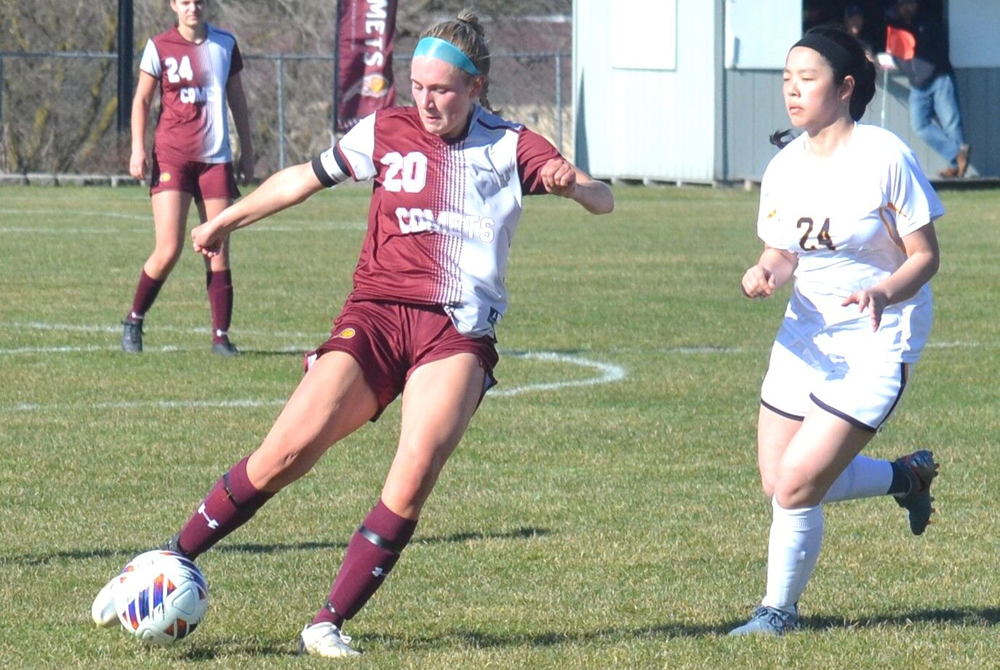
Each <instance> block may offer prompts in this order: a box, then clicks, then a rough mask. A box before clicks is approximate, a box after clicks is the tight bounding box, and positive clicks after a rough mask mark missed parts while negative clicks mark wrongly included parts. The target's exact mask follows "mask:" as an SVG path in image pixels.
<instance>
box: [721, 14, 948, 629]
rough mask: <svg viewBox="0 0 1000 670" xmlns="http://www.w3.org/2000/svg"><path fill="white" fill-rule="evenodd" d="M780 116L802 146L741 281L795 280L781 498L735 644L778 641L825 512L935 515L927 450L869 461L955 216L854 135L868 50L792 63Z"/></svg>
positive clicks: (768, 188) (773, 396) (778, 441)
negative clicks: (762, 585)
mask: <svg viewBox="0 0 1000 670" xmlns="http://www.w3.org/2000/svg"><path fill="white" fill-rule="evenodd" d="M783 93H784V100H785V106H786V108H787V111H788V115H789V117H790V118H791V121H792V125H793V126H794V127H795V128H796V129H798V130H800V131H802V133H801V135H799V136H798V137H797V138H795V139H794V140H793V141H792V142H791V143H789V144H788V145H787V146H785V147H784V148H783V149H782V150H781V151H780V152H779V153H778V155H777V156H775V157H774V159H772V161H771V163H770V165H768V167H767V170H766V171H765V173H764V178H763V181H762V183H761V196H760V213H759V218H758V221H757V231H758V234H759V236H760V238H761V239H762V240H763V242H764V252H763V253H762V254H761V256H760V259H759V260H758V261H757V263H756V264H755V265H754V266H753V267H751V268H750V269H748V270H747V271H746V273H745V274H744V275H743V279H742V289H743V293H744V295H746V296H747V297H748V298H766V297H769V296H771V295H772V294H773V293H774V292H775V290H776V289H778V287H780V286H782V285H783V284H785V283H786V282H788V281H789V280H791V279H792V278H793V277H794V287H793V289H792V295H791V299H790V300H789V303H788V308H787V310H786V312H785V319H784V321H783V322H782V324H781V328H780V329H779V331H778V335H777V338H776V340H775V343H774V347H773V349H772V350H771V360H770V365H769V367H768V371H767V375H766V376H765V379H764V382H763V385H762V388H761V403H760V412H759V417H758V426H757V441H758V442H757V444H758V464H759V467H760V475H761V482H762V484H763V488H764V493H765V494H766V495H767V496H768V497H769V498H770V499H771V507H772V514H773V516H772V522H771V532H770V540H769V544H768V566H767V589H766V594H765V596H764V599H763V601H762V603H761V606H760V607H758V608H757V609H756V610H755V611H754V613H753V616H752V618H751V619H750V621H749V622H748V623H747V624H745V625H743V626H740V627H738V628H736V629H735V630H733V631H732V633H731V634H734V635H745V634H752V633H757V634H771V635H780V634H782V633H784V632H786V631H788V630H791V629H793V628H795V627H796V625H797V624H798V601H799V597H800V596H801V595H802V592H803V590H804V589H805V587H806V583H807V582H808V580H809V577H810V576H811V575H812V572H813V568H814V567H815V565H816V559H817V557H818V556H819V551H820V544H821V542H822V538H823V505H824V504H826V503H830V502H835V501H839V500H849V499H856V498H866V497H871V496H881V495H887V494H891V495H894V496H895V497H896V498H895V499H896V501H897V502H898V503H899V504H900V505H901V506H902V507H904V508H905V509H906V510H907V511H908V514H909V524H910V530H911V531H912V532H913V533H914V534H916V535H920V534H921V533H923V531H924V529H925V528H926V526H927V524H928V521H929V519H930V515H931V513H932V511H933V510H932V508H931V502H932V498H931V496H930V490H929V489H930V484H931V480H933V478H934V477H935V475H936V474H937V467H938V466H937V464H936V463H935V462H934V460H933V457H932V454H931V453H930V452H929V451H918V452H916V453H913V454H910V455H908V456H904V457H902V458H900V459H897V460H896V461H893V462H890V461H882V460H876V459H872V458H868V457H866V456H862V455H861V454H860V452H861V450H862V449H863V448H864V446H865V445H866V444H868V442H869V441H870V440H871V439H872V437H873V436H874V435H875V433H876V431H877V430H878V429H879V428H881V427H882V425H883V423H884V422H885V421H886V420H887V419H888V418H889V415H890V414H891V413H892V411H893V410H894V409H895V408H896V404H897V403H898V401H899V399H900V397H901V396H902V393H903V389H904V387H905V386H906V382H907V376H908V372H909V367H910V366H911V365H912V364H914V363H916V362H917V360H918V359H919V358H920V352H921V350H922V349H923V347H924V343H925V342H926V341H927V336H928V334H929V332H930V328H931V290H930V286H929V284H928V282H929V281H930V279H931V277H932V276H934V274H935V272H937V269H938V263H939V253H938V244H937V238H936V237H935V234H934V223H933V222H934V220H936V219H937V218H938V217H940V216H942V215H943V214H944V209H943V207H942V206H941V202H940V201H939V200H938V198H937V195H936V194H935V193H934V190H933V189H932V188H931V186H930V184H929V183H928V181H927V178H926V177H925V176H924V174H923V172H922V171H921V169H920V166H919V165H918V164H917V161H916V158H915V157H914V156H913V153H912V152H911V151H910V149H909V148H908V147H907V146H906V145H905V144H904V143H903V142H902V141H900V140H899V138H897V137H896V136H895V135H893V134H892V133H890V132H888V131H886V130H883V129H881V128H878V127H874V126H868V125H862V124H859V123H858V122H857V120H858V119H860V118H861V116H862V115H863V114H864V111H865V107H866V106H867V104H868V103H869V102H870V101H871V99H872V97H873V95H874V93H875V71H874V68H873V66H872V64H871V62H870V61H869V60H868V59H867V58H866V57H865V53H864V50H863V48H862V46H861V45H860V43H858V42H857V40H855V39H854V38H853V37H851V36H850V35H848V34H847V33H844V32H841V31H840V30H836V29H831V28H818V29H814V30H811V31H809V32H808V33H806V35H805V36H804V37H803V38H802V39H801V40H800V41H799V42H798V43H796V44H795V45H794V46H793V47H792V49H791V50H790V51H789V52H788V57H787V60H786V63H785V70H784V86H783Z"/></svg>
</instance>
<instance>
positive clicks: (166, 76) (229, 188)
mask: <svg viewBox="0 0 1000 670" xmlns="http://www.w3.org/2000/svg"><path fill="white" fill-rule="evenodd" d="M206 4H207V0H170V8H171V9H172V10H173V11H174V13H175V14H177V26H176V27H174V28H171V29H170V30H168V31H166V32H165V33H161V34H159V35H156V36H155V37H153V38H151V39H150V40H149V41H148V42H147V43H146V49H145V50H144V51H143V54H142V60H141V62H140V63H139V81H138V83H137V86H136V92H135V100H134V101H133V103H132V156H131V158H130V159H129V172H130V173H131V175H132V176H133V177H135V178H136V179H139V180H143V179H145V178H146V175H147V173H149V174H150V188H149V192H150V200H151V202H152V205H153V223H154V226H155V228H156V246H155V248H154V249H153V253H152V254H150V256H149V258H147V259H146V262H145V264H144V265H143V267H142V272H141V273H140V275H139V283H138V285H137V286H136V289H135V293H134V295H133V297H132V307H131V308H130V309H129V312H128V314H126V316H125V320H124V322H123V326H124V328H123V329H122V340H121V344H122V349H124V350H125V351H126V352H129V353H139V352H141V351H142V334H143V320H144V318H145V316H146V312H148V311H149V309H150V308H151V307H152V306H153V302H154V301H155V300H156V297H157V295H158V294H159V292H160V289H161V288H162V287H163V284H164V283H165V282H166V281H167V277H168V276H169V275H170V271H171V270H173V268H174V265H175V264H176V263H177V260H178V259H179V258H180V255H181V250H182V249H183V248H184V239H185V232H186V227H187V216H188V210H189V209H190V208H191V201H192V200H194V201H195V202H196V204H197V207H198V216H199V218H200V219H201V221H202V222H205V221H207V220H208V219H210V218H211V217H213V216H215V215H217V214H218V213H219V212H221V211H222V210H224V209H225V208H226V207H228V206H229V205H231V204H232V203H233V200H235V199H236V198H238V197H239V194H240V193H239V190H238V189H237V187H236V175H235V174H234V169H233V153H232V150H231V149H230V146H229V120H228V113H227V101H228V106H229V107H230V108H232V111H233V121H234V122H235V124H236V131H237V132H238V133H239V136H240V159H239V172H240V176H241V177H243V178H244V179H247V180H249V179H252V178H253V170H254V165H253V146H252V142H251V139H250V116H249V112H248V111H247V103H246V96H245V95H244V93H243V85H242V83H241V82H240V72H241V71H242V69H243V59H242V57H241V56H240V49H239V47H238V46H237V44H236V38H234V37H233V36H232V35H231V34H230V33H227V32H226V31H224V30H219V29H218V28H216V27H215V26H211V25H209V24H208V23H206V22H205V5H206ZM157 89H159V91H160V116H159V120H158V121H157V123H156V135H155V138H154V139H153V154H152V157H150V156H148V155H147V154H146V142H145V137H146V123H147V121H148V119H149V110H150V106H151V105H152V103H153V97H154V95H155V93H156V90H157ZM204 260H205V273H206V276H205V284H206V287H207V293H208V302H209V306H210V308H211V314H212V351H213V353H216V354H220V355H223V356H234V355H236V354H238V353H239V352H238V351H237V349H236V347H235V346H234V345H233V344H232V343H231V342H230V341H229V326H230V323H231V321H232V314H233V277H232V271H231V270H230V266H229V245H228V243H224V244H223V245H222V248H221V250H220V253H219V254H218V255H217V256H214V257H213V258H206V259H204Z"/></svg>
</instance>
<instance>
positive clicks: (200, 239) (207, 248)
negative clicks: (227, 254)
mask: <svg viewBox="0 0 1000 670" xmlns="http://www.w3.org/2000/svg"><path fill="white" fill-rule="evenodd" d="M225 240H226V231H225V230H223V229H222V228H221V227H220V226H219V225H218V224H216V223H215V221H214V220H210V221H206V222H205V223H203V224H201V225H200V226H196V227H195V228H193V229H192V230H191V242H192V244H193V246H194V251H195V253H197V254H201V255H202V256H205V257H207V258H213V257H214V256H218V255H219V254H220V253H222V243H223V242H224V241H225Z"/></svg>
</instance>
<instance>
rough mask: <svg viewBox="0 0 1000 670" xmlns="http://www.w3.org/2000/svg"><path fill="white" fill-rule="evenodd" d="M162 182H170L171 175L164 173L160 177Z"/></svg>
mask: <svg viewBox="0 0 1000 670" xmlns="http://www.w3.org/2000/svg"><path fill="white" fill-rule="evenodd" d="M160 181H170V173H169V172H164V173H163V174H161V175H160Z"/></svg>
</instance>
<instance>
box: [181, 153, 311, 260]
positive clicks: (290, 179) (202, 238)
mask: <svg viewBox="0 0 1000 670" xmlns="http://www.w3.org/2000/svg"><path fill="white" fill-rule="evenodd" d="M323 188H324V187H323V184H321V183H320V182H319V179H318V178H317V177H316V173H315V172H314V171H313V168H312V163H302V164H301V165H293V166H291V167H287V168H285V169H284V170H281V171H280V172H276V173H274V174H273V175H271V176H270V177H268V178H267V181H265V182H264V183H263V184H261V185H260V187H259V188H258V189H256V190H255V191H254V192H253V193H251V194H250V195H248V196H247V197H245V198H243V199H242V200H240V201H238V202H236V203H234V204H233V205H230V206H229V207H227V208H226V209H224V210H223V211H222V212H221V213H220V214H219V215H218V216H215V217H213V218H211V219H209V220H208V221H206V222H205V223H203V224H201V225H200V226H198V227H197V228H194V229H193V230H192V231H191V241H192V242H193V244H194V250H195V252H197V253H199V254H203V255H205V256H209V257H211V256H215V255H216V254H218V253H219V250H220V248H221V244H222V241H223V240H225V239H226V237H227V236H228V235H229V233H231V232H232V231H234V230H237V229H239V228H245V227H246V226H249V225H250V224H251V223H254V222H255V221H260V220H261V219H264V218H267V217H269V216H271V215H272V214H277V213H278V212H280V211H281V210H283V209H287V208H289V207H292V206H293V205H297V204H299V203H300V202H302V201H304V200H305V199H306V198H308V197H309V196H311V195H312V194H314V193H317V192H319V191H322V190H323Z"/></svg>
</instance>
